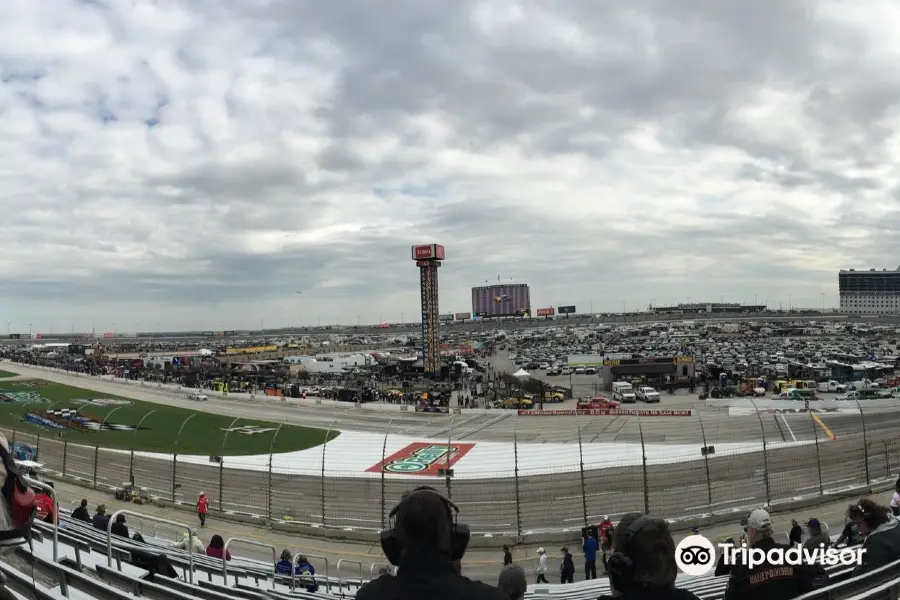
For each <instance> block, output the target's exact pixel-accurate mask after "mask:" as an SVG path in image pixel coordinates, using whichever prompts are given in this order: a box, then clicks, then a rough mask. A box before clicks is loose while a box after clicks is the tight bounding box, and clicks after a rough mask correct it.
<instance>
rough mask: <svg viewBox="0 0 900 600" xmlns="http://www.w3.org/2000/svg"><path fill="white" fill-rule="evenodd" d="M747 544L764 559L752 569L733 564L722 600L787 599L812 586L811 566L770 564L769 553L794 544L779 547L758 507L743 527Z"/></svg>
mask: <svg viewBox="0 0 900 600" xmlns="http://www.w3.org/2000/svg"><path fill="white" fill-rule="evenodd" d="M744 531H746V533H747V545H748V546H749V547H750V548H754V549H760V550H762V551H763V552H764V553H766V560H764V561H763V563H762V564H760V565H756V566H754V567H753V568H752V569H751V568H749V567H748V566H747V565H745V564H738V565H733V566H732V567H731V575H729V578H728V587H726V588H725V596H724V598H723V600H790V599H791V598H796V597H797V596H799V595H801V594H805V593H806V592H811V591H812V590H813V588H814V587H815V585H814V581H815V578H816V569H815V568H814V567H813V566H793V565H781V564H773V563H771V562H769V559H768V554H769V550H773V549H776V548H781V549H782V550H783V551H787V550H788V549H789V548H791V547H792V546H793V544H791V545H788V544H779V543H778V542H776V541H775V540H774V539H773V538H772V535H773V532H772V519H771V518H770V517H769V513H768V512H767V511H765V510H763V509H761V508H757V509H755V510H754V511H753V512H751V513H750V516H749V517H747V519H746V523H745V524H744Z"/></svg>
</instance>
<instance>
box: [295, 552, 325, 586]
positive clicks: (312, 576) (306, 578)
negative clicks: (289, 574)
mask: <svg viewBox="0 0 900 600" xmlns="http://www.w3.org/2000/svg"><path fill="white" fill-rule="evenodd" d="M294 569H295V571H296V573H297V577H298V578H302V579H301V581H302V582H303V583H305V584H306V591H307V592H310V593H312V592H316V591H318V590H319V582H318V581H317V580H316V569H315V567H313V566H312V564H310V562H309V560H308V559H307V558H306V557H305V556H303V555H302V554H301V555H300V556H298V557H297V565H296V566H295V567H294Z"/></svg>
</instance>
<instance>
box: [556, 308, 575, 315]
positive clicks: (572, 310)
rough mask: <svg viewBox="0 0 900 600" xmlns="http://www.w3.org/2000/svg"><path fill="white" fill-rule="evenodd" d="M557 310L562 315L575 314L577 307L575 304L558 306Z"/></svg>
mask: <svg viewBox="0 0 900 600" xmlns="http://www.w3.org/2000/svg"><path fill="white" fill-rule="evenodd" d="M556 310H557V312H558V313H559V314H561V315H574V314H575V307H574V306H558V307H556Z"/></svg>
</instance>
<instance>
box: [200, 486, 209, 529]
mask: <svg viewBox="0 0 900 600" xmlns="http://www.w3.org/2000/svg"><path fill="white" fill-rule="evenodd" d="M208 512H209V498H207V497H206V494H205V493H204V492H200V495H199V496H197V516H198V517H200V527H206V514H207V513H208Z"/></svg>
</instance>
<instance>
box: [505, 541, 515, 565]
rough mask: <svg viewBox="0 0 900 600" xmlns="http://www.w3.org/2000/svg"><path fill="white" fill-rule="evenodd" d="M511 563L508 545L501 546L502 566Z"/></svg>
mask: <svg viewBox="0 0 900 600" xmlns="http://www.w3.org/2000/svg"><path fill="white" fill-rule="evenodd" d="M511 564H513V560H512V552H510V551H509V546H503V566H504V567H508V566H509V565H511Z"/></svg>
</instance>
